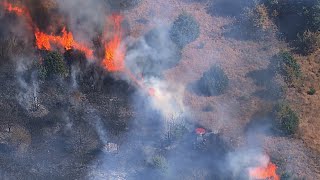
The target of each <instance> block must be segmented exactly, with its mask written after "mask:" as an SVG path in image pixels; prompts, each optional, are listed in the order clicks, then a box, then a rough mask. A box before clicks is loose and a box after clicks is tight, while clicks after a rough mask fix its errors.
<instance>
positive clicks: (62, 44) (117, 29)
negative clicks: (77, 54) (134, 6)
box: [0, 1, 157, 97]
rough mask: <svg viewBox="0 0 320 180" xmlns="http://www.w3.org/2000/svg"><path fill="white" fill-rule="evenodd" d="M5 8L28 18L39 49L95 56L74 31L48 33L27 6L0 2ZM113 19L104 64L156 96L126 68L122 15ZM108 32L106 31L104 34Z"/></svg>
mask: <svg viewBox="0 0 320 180" xmlns="http://www.w3.org/2000/svg"><path fill="white" fill-rule="evenodd" d="M0 5H2V6H3V8H4V9H5V10H6V11H8V12H10V13H14V14H16V15H18V16H22V17H23V18H25V19H26V21H27V22H28V24H29V25H30V27H31V29H32V30H33V31H34V36H35V41H36V42H35V44H36V47H37V48H38V49H41V50H48V51H51V50H53V49H54V48H55V47H58V48H64V49H65V50H70V49H76V50H79V51H82V52H84V53H85V55H86V56H87V57H88V58H94V55H93V50H92V49H90V48H89V47H87V46H85V45H84V44H81V43H79V42H77V41H76V40H75V39H74V36H73V34H72V32H69V31H67V30H66V28H65V27H64V28H63V29H62V30H61V32H60V34H59V35H55V34H52V33H51V34H47V33H45V32H42V31H40V29H39V28H38V27H37V26H36V24H35V23H34V22H33V20H32V17H31V15H30V12H29V11H28V9H27V8H24V7H19V6H17V5H13V4H10V3H8V2H7V1H5V2H3V3H0ZM111 17H112V18H111V19H112V21H113V27H114V32H113V33H112V38H111V40H109V41H107V42H105V43H104V44H105V45H104V54H105V56H104V58H103V60H102V66H103V67H104V68H105V69H106V70H107V71H109V72H123V73H125V74H126V75H127V76H128V77H129V78H130V79H131V80H132V81H133V82H134V83H135V84H136V85H137V86H138V87H140V88H142V89H143V90H144V91H145V92H147V94H149V95H150V96H152V97H156V94H157V91H156V89H155V88H152V87H151V88H148V87H146V86H145V84H144V83H143V82H141V81H139V80H138V79H137V78H136V77H135V75H133V74H132V73H131V72H130V71H129V70H128V69H126V68H125V63H124V60H125V53H126V49H125V47H123V46H122V35H123V34H122V33H123V32H122V28H121V23H122V20H123V18H122V16H121V15H113V16H111ZM107 33H108V32H104V36H105V35H106V34H107Z"/></svg>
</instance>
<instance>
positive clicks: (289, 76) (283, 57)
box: [272, 51, 302, 83]
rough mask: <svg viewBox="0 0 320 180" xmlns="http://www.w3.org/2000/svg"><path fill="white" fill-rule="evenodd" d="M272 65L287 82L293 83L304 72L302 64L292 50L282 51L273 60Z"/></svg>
mask: <svg viewBox="0 0 320 180" xmlns="http://www.w3.org/2000/svg"><path fill="white" fill-rule="evenodd" d="M272 66H274V67H273V68H274V70H275V71H276V72H278V73H279V74H281V75H282V76H283V77H284V80H285V82H287V83H292V82H293V81H294V80H295V79H297V78H299V77H301V74H302V73H301V69H300V65H299V64H298V62H297V60H296V59H295V58H294V57H293V56H292V54H291V53H290V52H285V51H281V52H280V53H279V54H278V55H277V56H276V58H275V59H274V61H273V62H272Z"/></svg>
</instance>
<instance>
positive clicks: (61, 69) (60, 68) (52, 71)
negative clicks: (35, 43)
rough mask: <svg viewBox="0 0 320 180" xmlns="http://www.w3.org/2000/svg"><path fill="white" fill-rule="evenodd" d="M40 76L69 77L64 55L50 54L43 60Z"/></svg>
mask: <svg viewBox="0 0 320 180" xmlns="http://www.w3.org/2000/svg"><path fill="white" fill-rule="evenodd" d="M40 71H41V72H40V74H41V75H42V76H43V77H45V78H49V77H53V76H60V77H67V76H68V68H67V65H66V63H65V62H64V58H63V56H62V54H60V53H58V52H48V54H47V55H46V56H45V57H44V59H43V64H42V68H41V70H40Z"/></svg>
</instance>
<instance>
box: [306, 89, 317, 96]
mask: <svg viewBox="0 0 320 180" xmlns="http://www.w3.org/2000/svg"><path fill="white" fill-rule="evenodd" d="M307 93H308V94H309V95H314V94H315V93H316V90H315V89H314V87H311V88H310V89H309V91H308V92H307Z"/></svg>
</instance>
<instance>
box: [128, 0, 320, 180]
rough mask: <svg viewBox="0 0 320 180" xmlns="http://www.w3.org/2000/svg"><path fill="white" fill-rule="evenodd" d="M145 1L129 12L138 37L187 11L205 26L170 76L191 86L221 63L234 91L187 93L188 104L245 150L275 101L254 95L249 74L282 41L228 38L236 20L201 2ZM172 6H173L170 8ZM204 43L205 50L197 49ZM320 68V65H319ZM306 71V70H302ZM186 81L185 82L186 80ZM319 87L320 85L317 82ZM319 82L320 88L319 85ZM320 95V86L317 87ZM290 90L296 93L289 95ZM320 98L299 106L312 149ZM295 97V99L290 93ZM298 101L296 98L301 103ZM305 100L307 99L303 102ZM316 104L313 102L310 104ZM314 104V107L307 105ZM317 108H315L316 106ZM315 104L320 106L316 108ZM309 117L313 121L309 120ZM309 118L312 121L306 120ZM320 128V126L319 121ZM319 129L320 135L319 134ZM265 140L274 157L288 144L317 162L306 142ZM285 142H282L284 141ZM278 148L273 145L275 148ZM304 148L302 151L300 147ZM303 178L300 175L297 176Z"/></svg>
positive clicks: (298, 166) (309, 175)
mask: <svg viewBox="0 0 320 180" xmlns="http://www.w3.org/2000/svg"><path fill="white" fill-rule="evenodd" d="M154 3H155V1H153V0H145V1H144V3H142V4H141V5H140V6H139V7H137V8H135V9H132V10H130V11H127V12H125V14H126V17H128V20H129V22H130V25H131V28H132V30H131V31H132V32H131V35H132V38H136V37H139V36H141V35H143V34H144V33H145V32H147V31H148V30H150V29H152V28H153V27H155V26H156V25H157V24H159V21H160V22H161V23H162V24H163V25H169V24H170V23H171V22H172V21H173V20H174V19H175V18H176V17H177V16H178V15H179V14H180V13H182V12H184V11H186V12H188V13H191V14H192V15H193V16H194V17H195V19H196V20H197V21H198V22H199V24H200V37H199V38H197V39H196V40H195V41H194V42H192V43H190V44H188V45H187V46H186V47H185V48H184V49H183V54H182V60H181V61H180V63H179V64H178V66H177V67H175V68H172V69H170V70H168V71H167V72H166V75H165V77H166V78H167V79H168V80H170V81H174V82H180V83H182V84H183V85H188V84H190V83H192V82H194V81H196V80H198V79H199V78H200V77H201V75H202V74H203V72H205V71H207V70H208V69H209V68H210V67H211V66H212V65H215V64H218V65H220V66H221V67H222V68H223V69H224V70H225V73H226V74H227V76H228V77H229V79H230V88H229V90H228V91H227V93H226V94H224V95H221V96H217V97H199V96H197V95H195V94H193V93H190V92H185V98H184V101H185V104H188V106H189V107H190V109H191V111H193V112H194V113H191V114H195V115H194V119H196V120H197V122H198V123H200V124H202V125H204V126H205V127H208V128H211V129H212V130H213V131H216V132H222V133H223V136H224V138H225V139H227V140H228V139H229V142H228V143H229V144H231V145H232V146H234V147H238V146H242V145H244V144H245V143H246V137H245V136H246V135H245V133H244V128H245V126H246V124H247V123H248V122H249V121H250V119H251V117H252V116H253V115H254V114H255V113H256V112H257V111H259V110H260V109H265V108H267V107H270V106H271V104H270V102H266V101H264V100H262V99H260V98H258V97H256V96H253V95H252V94H253V93H254V92H256V91H257V90H260V89H261V87H258V86H257V85H255V84H254V82H253V80H252V79H250V78H247V77H246V74H247V73H249V72H251V71H253V70H260V69H266V68H267V66H268V64H269V60H270V58H271V57H272V56H273V55H275V54H276V53H278V52H279V50H280V49H283V48H285V47H286V45H285V44H284V43H282V42H278V41H277V40H276V39H275V38H270V39H268V42H263V41H260V42H253V41H240V40H236V39H230V38H226V37H224V36H223V33H224V32H225V26H226V25H230V23H232V22H233V19H232V18H225V17H215V16H210V15H209V14H207V12H206V10H205V6H204V5H203V4H201V3H182V2H180V1H178V0H168V1H165V2H164V1H163V2H162V1H161V2H160V1H157V2H156V3H157V5H154ZM168 4H170V6H168ZM141 18H147V19H148V20H150V21H149V23H148V24H139V23H138V22H137V21H136V20H138V19H141ZM201 43H203V44H204V47H203V48H200V49H199V48H197V47H198V46H199V44H201ZM319 63H320V60H319ZM302 66H303V68H305V66H304V65H302ZM310 67H313V68H314V69H313V71H310V72H312V73H311V74H313V76H315V77H317V76H316V74H317V73H318V69H319V67H318V66H310ZM181 77H183V78H181ZM315 82H319V81H316V80H315ZM315 82H314V83H315ZM315 88H316V90H319V86H316V87H315ZM289 91H290V90H289ZM317 94H318V93H316V95H314V96H307V95H306V92H304V93H303V94H302V95H299V96H303V97H304V98H305V99H308V101H307V102H305V103H304V104H301V106H300V105H296V106H295V107H296V110H297V109H299V107H300V108H301V110H302V112H301V114H300V115H301V117H302V124H301V130H302V131H304V133H303V137H304V139H305V140H306V141H309V143H307V144H308V146H309V147H316V146H318V145H319V144H317V143H319V140H320V137H319V135H320V131H319V129H320V128H319V125H314V126H313V124H315V121H316V120H317V117H320V116H319V115H318V114H317V113H318V112H319V111H318V110H317V109H318V108H317V107H318V106H316V104H317V103H318V104H319V102H320V101H319V100H318V95H317ZM289 97H295V94H292V93H291V94H289ZM296 99H297V98H294V100H296ZM300 99H303V98H302V97H301V98H300ZM310 101H312V103H311V102H310ZM307 103H309V105H308V106H306V104H307ZM310 103H311V104H310ZM208 105H210V106H212V107H213V110H212V111H207V112H203V108H204V107H207V106H208ZM312 105H314V107H312ZM307 113H309V115H308V116H305V115H306V114H307ZM307 117H309V118H308V120H306V119H307ZM318 123H319V124H320V122H318ZM317 129H318V131H317ZM262 139H263V140H264V141H265V143H264V148H265V149H268V150H269V151H270V152H271V153H272V152H274V153H276V152H279V150H278V149H277V147H278V146H281V145H282V143H283V142H284V141H285V142H286V143H288V144H290V143H291V141H292V142H294V144H293V145H291V146H292V147H293V148H292V149H291V150H290V151H292V156H294V157H295V158H299V156H300V152H301V153H303V154H304V158H305V160H304V162H305V163H308V162H309V161H310V162H313V161H312V156H311V154H310V152H309V151H308V147H307V146H304V144H303V142H302V141H297V140H291V139H289V138H285V137H284V138H282V137H267V136H266V137H262ZM280 140H281V141H280ZM271 145H272V146H271ZM294 146H299V147H300V148H299V149H298V148H294ZM291 166H293V167H291V168H290V169H294V170H297V169H298V170H297V172H308V173H306V174H304V175H305V177H306V178H307V179H312V178H314V177H316V175H319V169H320V167H319V164H317V163H315V165H314V166H313V167H309V166H302V165H301V164H293V163H292V164H291ZM296 175H297V176H299V175H298V174H296Z"/></svg>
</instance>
